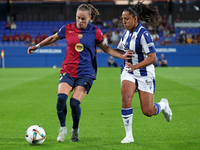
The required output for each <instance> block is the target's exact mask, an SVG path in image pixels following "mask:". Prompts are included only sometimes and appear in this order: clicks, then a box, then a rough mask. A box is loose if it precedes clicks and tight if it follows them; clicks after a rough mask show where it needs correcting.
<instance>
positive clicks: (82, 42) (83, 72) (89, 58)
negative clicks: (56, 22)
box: [58, 22, 103, 79]
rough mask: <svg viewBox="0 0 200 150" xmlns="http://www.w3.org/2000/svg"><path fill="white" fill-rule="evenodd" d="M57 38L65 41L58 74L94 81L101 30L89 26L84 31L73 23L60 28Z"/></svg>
mask: <svg viewBox="0 0 200 150" xmlns="http://www.w3.org/2000/svg"><path fill="white" fill-rule="evenodd" d="M58 36H59V37H60V39H63V38H65V39H66V41H67V50H66V56H65V59H64V61H63V63H62V68H61V70H60V73H68V74H69V75H71V76H72V77H81V76H84V77H90V78H92V79H96V73H97V61H96V45H97V44H100V43H102V42H103V35H102V32H101V30H100V29H99V28H98V27H96V26H94V25H91V24H88V25H87V27H86V28H85V29H78V28H77V27H76V23H75V22H74V23H70V24H67V25H64V26H62V27H61V28H60V30H59V31H58Z"/></svg>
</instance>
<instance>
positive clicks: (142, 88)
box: [117, 2, 172, 143]
mask: <svg viewBox="0 0 200 150" xmlns="http://www.w3.org/2000/svg"><path fill="white" fill-rule="evenodd" d="M122 19H123V24H124V27H125V28H126V31H125V32H124V34H123V36H122V38H121V39H120V42H119V45H118V47H117V48H118V50H121V51H126V50H127V49H129V50H131V51H133V57H132V58H131V59H130V60H128V61H127V62H126V61H125V64H124V66H123V67H122V70H121V71H122V72H121V94H122V108H121V114H122V119H123V122H124V127H125V131H126V137H125V138H124V139H123V140H122V141H121V143H131V142H134V138H133V134H132V117H133V108H132V98H133V95H134V93H135V92H136V91H138V92H139V98H140V104H141V109H142V112H143V114H144V115H146V116H148V117H151V116H153V115H157V114H159V113H160V111H162V113H163V115H164V117H165V119H166V120H167V121H171V119H172V111H171V109H170V107H169V103H168V100H167V99H165V98H162V99H161V101H160V102H159V103H154V91H155V70H154V65H153V63H154V62H156V50H155V47H154V44H153V42H152V38H151V35H150V33H149V32H148V31H147V30H146V29H145V28H144V27H143V26H142V25H141V21H144V22H146V23H148V24H151V25H153V26H155V25H158V24H159V22H160V15H159V14H158V10H157V9H156V7H149V6H147V5H144V4H142V3H141V2H138V3H137V4H136V5H134V6H130V7H128V8H126V9H125V10H124V11H123V12H122Z"/></svg>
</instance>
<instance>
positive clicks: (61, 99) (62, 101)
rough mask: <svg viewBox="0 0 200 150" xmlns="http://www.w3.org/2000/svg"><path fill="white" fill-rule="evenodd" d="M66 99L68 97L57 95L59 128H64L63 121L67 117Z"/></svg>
mask: <svg viewBox="0 0 200 150" xmlns="http://www.w3.org/2000/svg"><path fill="white" fill-rule="evenodd" d="M67 98H68V96H67V95H66V94H58V99H57V105H56V108H57V114H58V119H59V121H60V126H61V127H64V126H66V124H65V121H66V115H67V104H66V101H67Z"/></svg>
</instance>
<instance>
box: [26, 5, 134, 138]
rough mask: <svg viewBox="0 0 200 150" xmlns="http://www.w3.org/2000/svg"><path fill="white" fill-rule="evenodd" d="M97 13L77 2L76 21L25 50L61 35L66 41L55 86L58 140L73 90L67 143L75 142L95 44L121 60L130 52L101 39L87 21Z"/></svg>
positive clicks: (91, 73)
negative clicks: (111, 45)
mask: <svg viewBox="0 0 200 150" xmlns="http://www.w3.org/2000/svg"><path fill="white" fill-rule="evenodd" d="M96 15H99V12H98V11H97V10H96V9H95V8H94V7H93V6H92V5H90V4H88V5H87V4H81V5H80V6H79V7H78V8H77V12H76V22H74V23H71V24H67V25H64V26H63V27H61V29H60V30H59V31H58V32H57V33H56V34H54V35H52V36H50V37H48V38H46V39H45V40H43V41H42V42H40V43H39V44H37V45H36V46H32V47H29V48H28V53H29V54H32V53H33V51H35V50H36V49H38V48H40V47H43V46H46V45H50V44H52V43H53V42H55V41H57V40H59V39H63V38H65V39H66V41H67V52H66V57H65V59H64V61H63V63H62V68H61V70H60V73H61V75H60V80H59V85H58V99H57V106H56V108H57V114H58V118H59V121H60V126H61V128H60V130H59V135H58V137H57V141H58V142H62V141H64V139H65V135H66V134H67V128H66V114H67V106H66V100H67V98H68V96H69V94H70V92H71V91H72V90H74V92H73V94H72V97H71V99H70V107H71V111H72V119H73V126H72V137H71V140H70V141H71V142H76V141H79V138H78V132H79V128H78V127H79V120H80V116H81V108H80V103H81V101H82V100H83V98H84V97H85V95H86V94H88V93H89V91H90V88H91V86H92V84H93V80H95V79H96V72H97V62H96V45H97V46H98V47H99V48H101V49H102V50H103V51H104V52H105V53H108V54H109V55H112V56H114V57H118V58H121V59H130V58H129V57H130V56H132V52H130V51H129V52H127V53H126V54H125V55H122V54H120V53H118V52H117V51H115V50H113V49H112V48H110V47H109V46H107V45H106V44H105V43H104V42H103V35H102V33H101V31H100V29H99V28H98V27H96V26H93V25H91V24H90V23H89V21H93V20H94V19H95V16H96Z"/></svg>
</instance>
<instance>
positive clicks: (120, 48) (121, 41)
mask: <svg viewBox="0 0 200 150" xmlns="http://www.w3.org/2000/svg"><path fill="white" fill-rule="evenodd" d="M126 32H127V31H125V32H124V33H123V35H122V37H121V39H120V41H119V44H118V46H117V49H118V50H119V51H122V52H125V51H124V49H125V47H124V44H123V39H124V37H125V35H126Z"/></svg>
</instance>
